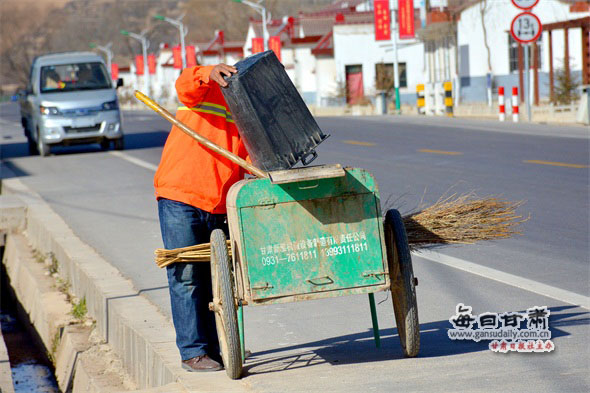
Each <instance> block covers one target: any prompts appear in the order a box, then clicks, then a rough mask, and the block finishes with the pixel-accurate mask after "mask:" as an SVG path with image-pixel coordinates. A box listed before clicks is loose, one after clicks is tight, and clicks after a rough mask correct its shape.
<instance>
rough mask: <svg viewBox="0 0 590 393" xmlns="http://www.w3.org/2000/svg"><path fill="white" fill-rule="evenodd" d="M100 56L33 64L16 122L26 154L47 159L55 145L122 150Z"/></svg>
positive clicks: (60, 56)
mask: <svg viewBox="0 0 590 393" xmlns="http://www.w3.org/2000/svg"><path fill="white" fill-rule="evenodd" d="M122 85H123V81H122V79H119V80H117V83H116V84H115V85H113V83H112V81H111V78H110V76H109V73H108V72H107V70H106V67H105V64H104V62H103V60H102V58H101V57H100V56H98V55H97V54H95V53H92V52H67V53H56V54H48V55H43V56H39V57H36V58H35V60H33V64H32V66H31V71H30V75H29V84H28V86H27V89H26V90H25V91H23V92H21V94H20V113H21V123H22V125H23V128H24V132H25V136H26V137H27V140H28V143H29V152H30V153H31V154H34V153H36V152H38V153H39V155H41V156H47V155H49V154H50V152H51V148H52V147H54V146H57V145H62V146H69V145H74V144H86V143H99V144H100V146H101V147H102V148H103V149H105V150H106V149H108V148H109V147H110V145H111V143H112V144H113V146H114V148H115V149H117V150H121V149H123V147H124V145H123V130H122V126H121V114H120V112H119V102H118V99H117V93H116V89H117V88H118V87H120V86H122Z"/></svg>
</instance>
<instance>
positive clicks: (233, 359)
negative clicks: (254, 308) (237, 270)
mask: <svg viewBox="0 0 590 393" xmlns="http://www.w3.org/2000/svg"><path fill="white" fill-rule="evenodd" d="M211 280H212V284H213V305H214V307H213V308H214V311H215V325H216V326H217V335H218V337H219V347H220V348H221V357H222V358H223V364H224V366H225V371H226V373H227V375H228V376H229V377H230V378H231V379H238V378H240V376H241V374H242V355H241V353H240V336H239V334H238V317H237V315H236V304H235V298H234V289H233V277H232V273H231V269H230V258H229V253H228V251H227V245H226V237H225V234H224V233H223V231H222V230H220V229H215V230H214V231H213V232H212V233H211Z"/></svg>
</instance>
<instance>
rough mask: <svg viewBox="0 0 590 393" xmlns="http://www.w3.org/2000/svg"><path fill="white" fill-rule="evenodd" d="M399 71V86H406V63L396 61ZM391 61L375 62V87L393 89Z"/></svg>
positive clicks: (386, 89)
mask: <svg viewBox="0 0 590 393" xmlns="http://www.w3.org/2000/svg"><path fill="white" fill-rule="evenodd" d="M397 65H398V72H399V87H408V78H407V76H406V63H397ZM393 82H394V81H393V63H377V64H375V88H376V89H377V90H385V91H387V92H389V91H390V90H393Z"/></svg>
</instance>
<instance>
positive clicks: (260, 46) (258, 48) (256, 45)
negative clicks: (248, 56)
mask: <svg viewBox="0 0 590 393" xmlns="http://www.w3.org/2000/svg"><path fill="white" fill-rule="evenodd" d="M260 52H264V39H263V38H262V37H254V38H252V53H260Z"/></svg>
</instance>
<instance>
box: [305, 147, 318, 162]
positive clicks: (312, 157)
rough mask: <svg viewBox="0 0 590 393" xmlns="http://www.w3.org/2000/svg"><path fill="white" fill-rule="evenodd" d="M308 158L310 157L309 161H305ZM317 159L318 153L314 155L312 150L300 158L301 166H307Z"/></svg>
mask: <svg viewBox="0 0 590 393" xmlns="http://www.w3.org/2000/svg"><path fill="white" fill-rule="evenodd" d="M309 156H311V159H310V160H309V161H307V157H309ZM317 157H318V153H316V152H315V150H312V151H310V152H309V153H307V154H306V155H304V156H303V157H301V163H302V164H303V166H308V165H309V164H311V162H312V161H313V160H315V159H316V158H317Z"/></svg>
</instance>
